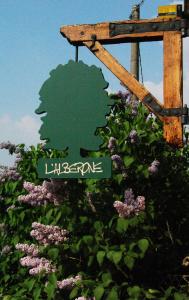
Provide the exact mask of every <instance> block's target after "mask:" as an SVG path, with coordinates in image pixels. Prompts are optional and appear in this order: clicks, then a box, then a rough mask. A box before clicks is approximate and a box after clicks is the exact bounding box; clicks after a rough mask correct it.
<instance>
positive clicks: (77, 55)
mask: <svg viewBox="0 0 189 300" xmlns="http://www.w3.org/2000/svg"><path fill="white" fill-rule="evenodd" d="M78 58H79V46H76V47H75V61H76V62H78Z"/></svg>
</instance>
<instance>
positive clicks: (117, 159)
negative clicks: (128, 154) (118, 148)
mask: <svg viewBox="0 0 189 300" xmlns="http://www.w3.org/2000/svg"><path fill="white" fill-rule="evenodd" d="M111 159H112V160H113V162H114V163H115V166H116V168H117V169H121V168H122V167H123V161H122V158H121V157H120V156H119V155H118V154H114V155H112V156H111Z"/></svg>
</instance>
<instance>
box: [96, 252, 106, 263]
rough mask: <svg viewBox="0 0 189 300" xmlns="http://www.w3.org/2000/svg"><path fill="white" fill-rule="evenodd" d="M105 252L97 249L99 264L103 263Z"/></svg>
mask: <svg viewBox="0 0 189 300" xmlns="http://www.w3.org/2000/svg"><path fill="white" fill-rule="evenodd" d="M105 254H106V253H105V251H98V253H97V255H96V257H97V261H98V263H99V265H100V266H101V265H102V264H103V261H104V257H105Z"/></svg>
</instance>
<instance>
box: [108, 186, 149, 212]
mask: <svg viewBox="0 0 189 300" xmlns="http://www.w3.org/2000/svg"><path fill="white" fill-rule="evenodd" d="M113 206H114V207H115V209H116V210H117V212H118V214H119V217H121V218H126V217H132V216H135V215H138V214H139V213H140V212H141V211H144V210H145V197H143V196H138V197H137V198H136V199H135V197H134V194H133V191H132V189H128V190H126V191H125V201H124V202H121V201H115V202H114V204H113Z"/></svg>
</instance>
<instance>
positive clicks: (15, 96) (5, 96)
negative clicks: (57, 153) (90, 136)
mask: <svg viewBox="0 0 189 300" xmlns="http://www.w3.org/2000/svg"><path fill="white" fill-rule="evenodd" d="M138 3H139V0H131V1H126V0H117V1H112V0H95V1H94V0H69V1H67V0H0V12H1V17H0V36H1V43H0V142H3V141H8V140H9V141H11V142H12V143H15V144H19V143H24V144H26V146H27V147H28V146H30V145H36V144H37V143H38V142H40V138H39V134H38V130H39V128H40V126H41V121H40V116H38V115H35V112H34V111H35V109H36V108H37V107H38V106H39V95H38V93H39V90H40V88H41V86H42V84H43V82H44V81H45V80H46V79H47V78H48V77H49V72H50V71H51V70H52V69H55V68H56V67H57V65H59V64H66V63H67V62H68V61H69V60H70V59H74V57H75V48H74V47H73V46H72V45H70V44H69V43H68V41H67V40H66V39H65V38H63V37H62V36H61V34H60V27H61V26H63V25H72V24H89V23H91V24H94V23H98V22H104V21H118V20H126V19H129V15H130V13H131V9H132V6H133V5H135V4H138ZM172 3H183V1H172V0H171V1H169V0H166V1H163V0H145V1H144V4H143V5H142V7H141V18H142V19H147V18H153V17H156V16H157V8H158V6H159V5H167V4H172ZM106 48H107V49H108V51H110V52H111V53H112V54H113V55H114V56H115V57H116V58H117V59H118V60H119V61H120V63H121V64H122V65H123V66H124V67H126V68H127V69H128V70H129V68H130V44H121V45H108V46H106ZM140 48H141V59H142V69H143V76H144V85H145V86H146V87H147V88H148V89H149V90H150V91H151V92H152V93H153V94H154V95H155V96H156V97H157V98H158V99H160V100H162V93H163V85H162V73H163V68H162V67H163V56H162V54H163V51H162V43H161V42H153V43H141V44H140ZM188 54H189V38H186V39H184V103H187V100H188V104H189V98H188V99H187V95H188V94H189V59H188ZM79 60H83V61H84V62H85V63H86V64H88V65H93V64H94V65H96V66H98V67H100V68H102V71H103V74H104V77H105V79H106V81H108V82H109V91H113V92H116V91H118V90H120V89H121V86H120V82H119V80H118V79H117V78H116V77H115V76H114V75H113V74H112V73H111V72H110V71H109V70H108V69H107V68H106V67H105V66H104V65H103V64H102V63H101V62H100V61H99V60H98V59H97V58H96V57H95V56H94V55H93V54H91V53H90V51H89V50H88V49H87V48H85V47H79ZM13 159H14V158H13V157H10V156H9V155H8V154H7V152H6V151H4V150H1V151H0V165H11V164H12V163H13Z"/></svg>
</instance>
